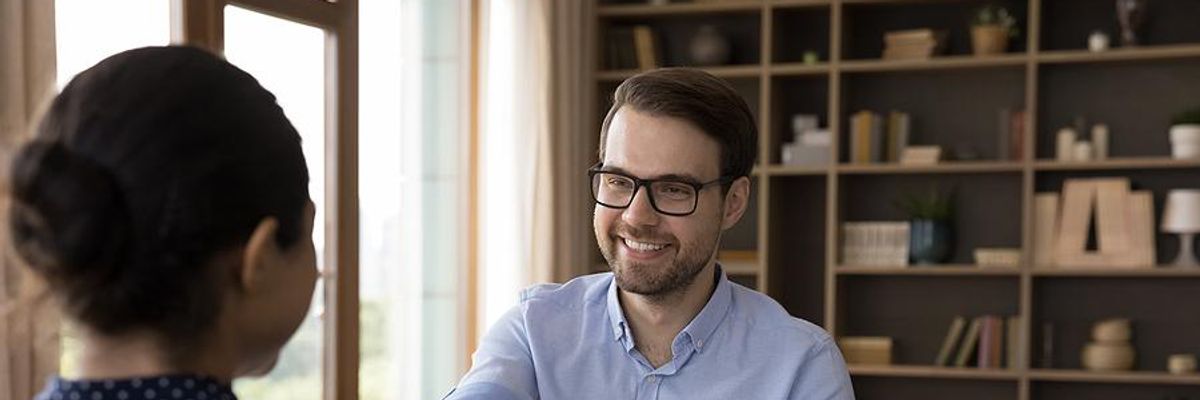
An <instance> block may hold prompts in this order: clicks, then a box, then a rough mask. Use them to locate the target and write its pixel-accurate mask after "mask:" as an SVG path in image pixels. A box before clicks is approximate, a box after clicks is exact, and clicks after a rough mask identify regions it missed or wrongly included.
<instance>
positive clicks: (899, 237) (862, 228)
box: [842, 222, 909, 267]
mask: <svg viewBox="0 0 1200 400" xmlns="http://www.w3.org/2000/svg"><path fill="white" fill-rule="evenodd" d="M842 237H843V239H842V262H843V263H844V264H845V265H850V266H861V267H903V266H907V265H908V240H909V225H908V222H847V223H845V224H842Z"/></svg>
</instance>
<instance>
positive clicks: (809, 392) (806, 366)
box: [788, 337, 854, 400]
mask: <svg viewBox="0 0 1200 400" xmlns="http://www.w3.org/2000/svg"><path fill="white" fill-rule="evenodd" d="M788 398H789V399H792V400H801V399H804V400H811V399H821V400H854V387H853V386H852V385H851V384H850V373H849V372H847V371H846V361H845V360H844V359H842V352H841V351H840V350H838V348H837V345H835V344H834V342H833V339H832V338H829V337H826V338H825V340H824V341H822V342H821V344H820V345H819V346H817V347H816V348H815V350H814V351H813V352H811V353H809V356H808V360H806V361H805V362H804V363H803V364H801V365H800V371H798V372H797V377H796V381H795V382H794V383H793V384H792V393H791V395H790V396H788Z"/></svg>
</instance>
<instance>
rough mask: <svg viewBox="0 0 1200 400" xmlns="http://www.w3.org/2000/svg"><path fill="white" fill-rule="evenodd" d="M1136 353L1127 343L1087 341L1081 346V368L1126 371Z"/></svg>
mask: <svg viewBox="0 0 1200 400" xmlns="http://www.w3.org/2000/svg"><path fill="white" fill-rule="evenodd" d="M1136 355H1137V353H1136V352H1134V350H1133V346H1132V345H1130V344H1129V343H1096V342H1093V343H1088V344H1087V346H1084V348H1083V357H1082V358H1081V360H1080V361H1082V362H1083V368H1085V369H1087V370H1089V371H1128V370H1130V369H1133V361H1134V358H1135V357H1136Z"/></svg>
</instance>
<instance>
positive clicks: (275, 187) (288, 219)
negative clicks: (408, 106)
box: [9, 47, 317, 400]
mask: <svg viewBox="0 0 1200 400" xmlns="http://www.w3.org/2000/svg"><path fill="white" fill-rule="evenodd" d="M306 171H307V170H306V167H305V162H304V156H303V154H302V153H301V150H300V137H299V135H298V134H297V133H296V130H295V128H293V127H292V125H291V123H289V122H288V120H287V118H285V117H284V115H283V112H282V110H280V108H279V106H278V105H277V104H276V102H275V98H274V96H272V95H271V94H270V93H269V92H267V91H266V90H265V89H263V88H262V86H260V85H259V84H258V83H257V81H255V80H254V78H252V77H251V76H250V75H248V74H246V73H245V72H243V71H241V70H239V69H238V68H236V67H234V66H233V65H231V64H229V63H227V62H225V61H223V60H221V59H219V58H217V57H215V56H213V55H211V54H209V53H207V52H205V51H202V50H198V49H194V48H186V47H155V48H143V49H137V50H131V51H127V52H124V53H120V54H117V55H115V56H112V57H110V58H108V59H106V60H104V61H101V62H100V63H99V64H97V65H96V66H94V67H92V68H91V69H88V70H87V71H84V72H83V73H81V74H79V75H78V76H76V77H75V78H74V79H73V80H72V81H71V83H70V84H69V85H67V87H66V88H65V89H64V90H63V92H62V93H61V94H59V95H58V97H57V98H55V99H54V102H53V103H52V104H51V107H50V109H49V111H48V112H47V114H46V116H45V117H44V118H43V120H42V122H41V125H40V126H39V127H38V130H37V133H36V136H35V137H34V139H33V140H32V141H31V142H30V143H28V144H26V145H25V146H24V147H23V148H21V149H20V150H19V152H18V154H17V156H16V157H15V159H14V163H13V165H12V176H11V184H12V191H13V192H12V197H13V198H12V207H11V209H10V210H9V213H10V214H9V217H10V226H9V229H10V233H11V235H12V238H13V245H14V247H15V248H16V250H17V254H18V255H19V256H20V257H21V258H22V259H23V260H24V261H25V263H26V264H28V266H29V269H30V270H32V272H33V273H34V275H35V276H37V277H38V278H40V279H41V280H43V281H45V284H46V285H45V287H46V288H47V290H48V291H49V294H50V295H51V296H53V298H54V299H55V300H56V301H57V303H58V304H60V305H61V307H62V309H63V311H64V312H65V315H66V316H67V317H68V318H69V319H71V320H72V321H73V322H74V325H75V326H76V328H77V330H78V331H79V334H80V336H81V339H80V340H81V342H82V352H81V355H80V358H79V360H77V364H78V365H79V376H73V377H66V378H56V379H54V380H53V381H52V382H50V383H49V385H48V387H47V388H46V389H45V390H44V392H43V393H42V394H40V395H39V396H38V399H48V400H52V399H64V400H93V399H95V400H100V399H113V400H136V399H197V400H206V399H232V398H234V395H233V393H232V391H231V390H230V383H231V381H232V380H233V379H234V378H236V377H239V376H247V375H261V374H264V373H266V372H268V371H269V370H270V369H271V368H272V366H273V365H274V363H275V361H276V359H277V358H278V356H279V352H280V349H281V348H282V347H283V345H284V343H285V342H287V340H288V338H289V337H291V335H292V334H293V333H294V332H295V330H296V328H297V327H298V326H299V325H300V322H301V321H302V320H303V317H304V315H305V313H306V312H307V310H308V306H309V301H310V299H311V295H312V290H313V285H314V283H315V280H316V277H317V272H316V260H315V255H314V249H313V243H312V240H311V239H310V237H311V232H312V224H313V221H312V220H313V205H312V202H311V201H310V199H309V195H308V189H307V186H308V174H307V172H306Z"/></svg>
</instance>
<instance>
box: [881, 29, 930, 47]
mask: <svg viewBox="0 0 1200 400" xmlns="http://www.w3.org/2000/svg"><path fill="white" fill-rule="evenodd" d="M940 36H944V34H940V33H939V32H938V31H934V30H933V29H929V28H921V29H907V30H900V31H890V32H886V33H884V34H883V41H884V43H885V44H889V45H891V44H898V43H911V42H923V41H936V40H938V39H939V37H940Z"/></svg>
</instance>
